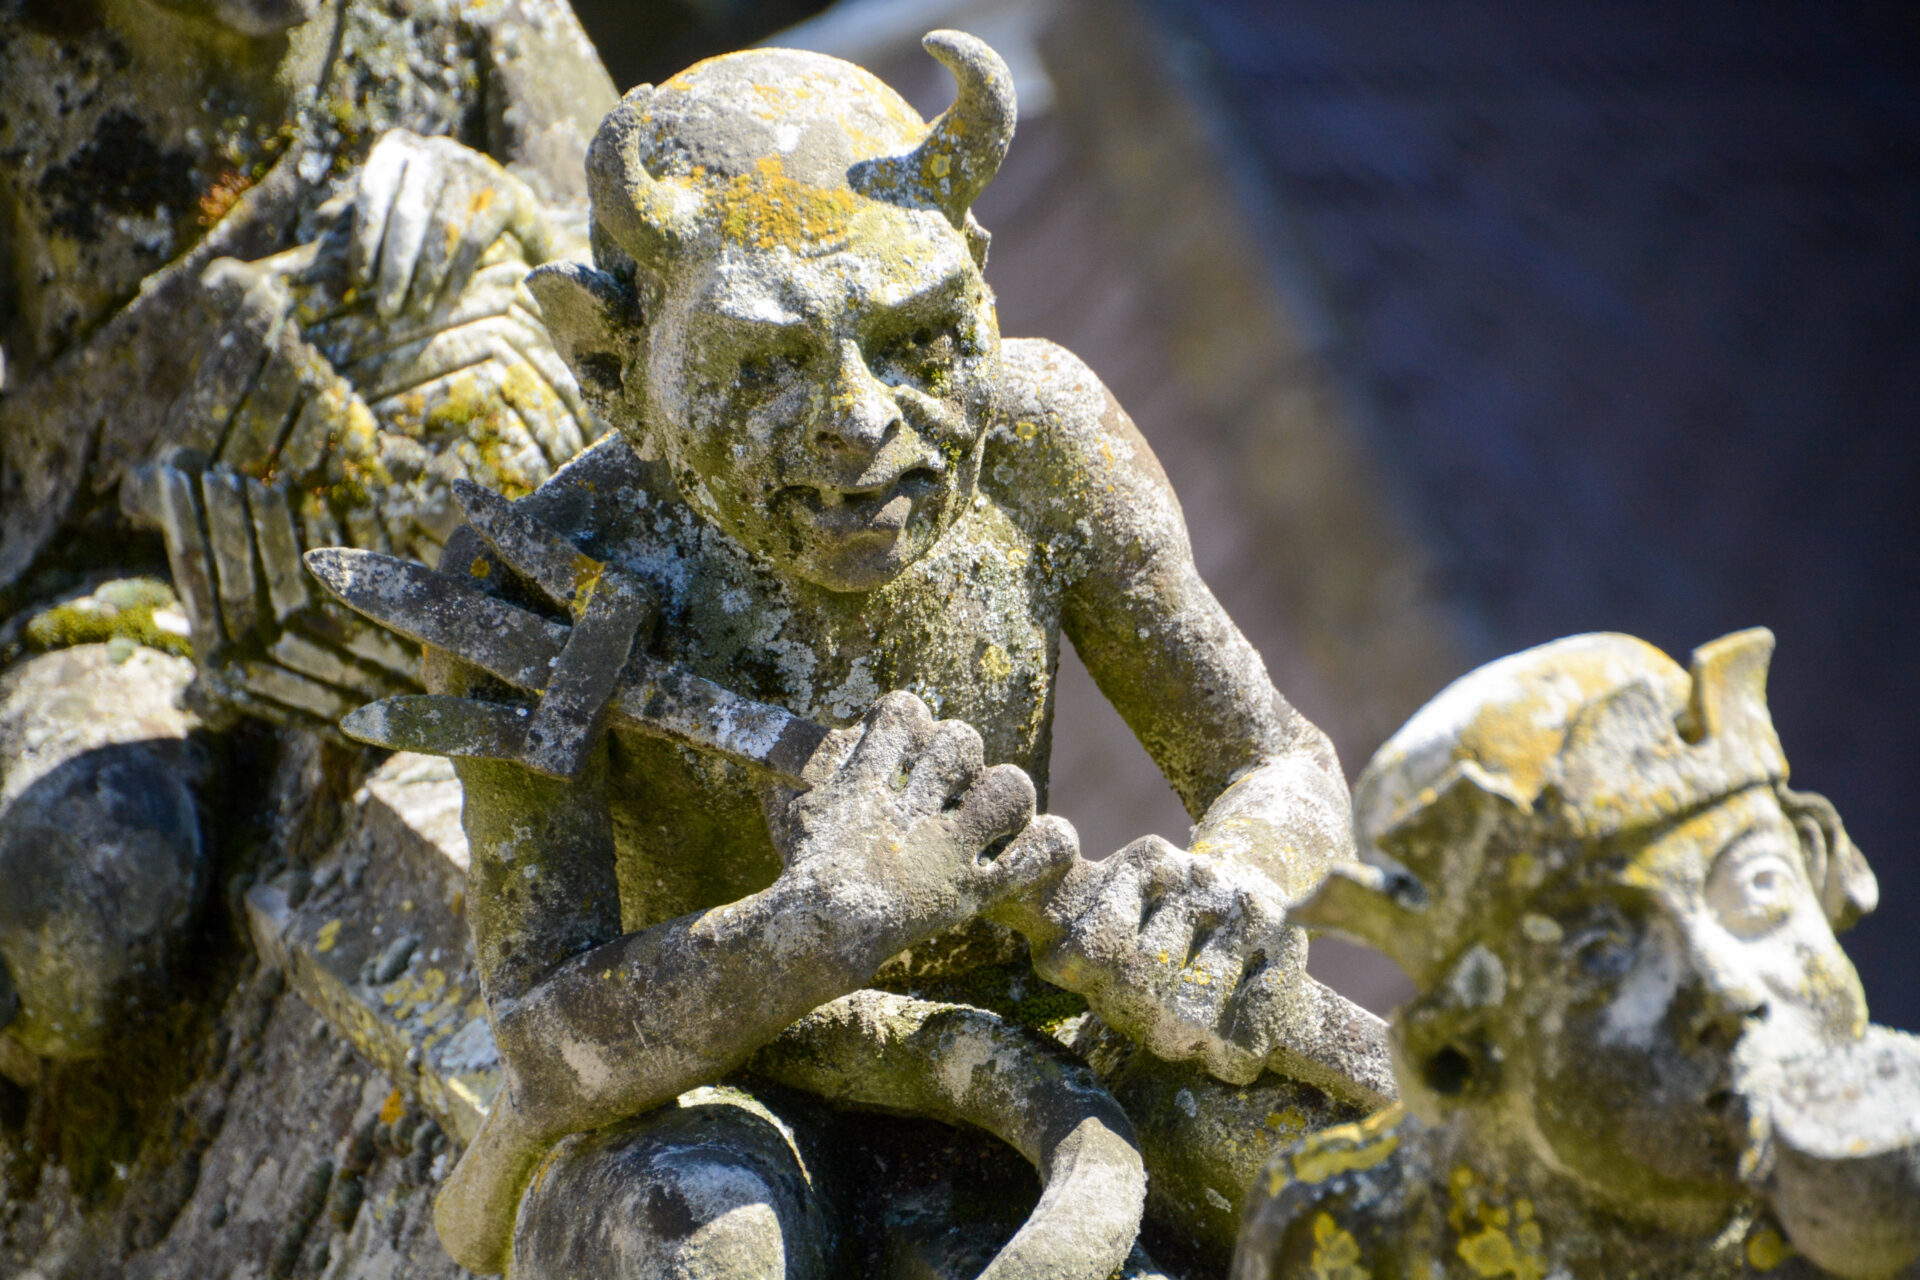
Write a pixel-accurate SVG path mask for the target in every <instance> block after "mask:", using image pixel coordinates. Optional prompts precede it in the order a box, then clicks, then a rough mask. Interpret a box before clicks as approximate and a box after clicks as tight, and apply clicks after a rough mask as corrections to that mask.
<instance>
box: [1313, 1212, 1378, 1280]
mask: <svg viewBox="0 0 1920 1280" xmlns="http://www.w3.org/2000/svg"><path fill="white" fill-rule="evenodd" d="M1309 1265H1310V1266H1311V1267H1312V1270H1311V1272H1310V1273H1309V1274H1311V1275H1312V1276H1313V1280H1369V1276H1368V1273H1367V1269H1366V1268H1365V1267H1363V1266H1361V1265H1360V1242H1359V1241H1358V1240H1355V1239H1354V1238H1353V1233H1352V1232H1350V1231H1348V1230H1347V1229H1346V1228H1345V1227H1343V1226H1341V1225H1340V1224H1339V1223H1337V1222H1335V1221H1334V1220H1333V1215H1331V1214H1327V1213H1319V1214H1315V1215H1314V1218H1313V1258H1312V1260H1311V1262H1310V1264H1309Z"/></svg>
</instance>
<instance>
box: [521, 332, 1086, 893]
mask: <svg viewBox="0 0 1920 1280" xmlns="http://www.w3.org/2000/svg"><path fill="white" fill-rule="evenodd" d="M1006 345H1007V356H1008V358H1007V360H1006V370H1007V379H1006V380H1007V385H1006V387H1005V394H1004V395H1003V397H1002V401H1001V413H1000V415H999V420H998V421H996V422H995V423H994V424H993V426H992V427H991V429H990V432H989V438H988V440H987V443H986V453H985V458H984V462H983V466H982V482H981V485H980V491H979V492H978V494H977V495H975V496H974V497H973V498H972V499H971V501H970V503H969V504H968V507H967V509H966V510H965V512H964V513H963V514H962V515H961V516H960V518H959V519H958V521H957V522H956V523H955V524H954V526H953V527H952V528H951V529H950V530H949V531H948V532H947V534H946V535H945V536H944V537H943V538H942V539H941V540H940V541H939V542H938V543H937V544H936V545H935V546H934V548H933V549H932V550H931V551H930V552H929V553H928V554H927V555H926V556H925V557H923V558H922V559H921V560H919V561H917V562H916V563H914V564H913V565H912V566H910V567H909V568H908V569H907V570H906V572H905V573H903V574H902V575H901V576H900V577H899V578H898V579H896V580H895V581H893V582H891V583H889V584H887V585H886V586H885V587H882V588H880V589H878V590H875V591H871V592H862V593H844V594H841V593H834V592H829V591H826V590H824V589H820V588H814V587H809V586H807V585H805V584H799V583H795V582H794V581H792V580H791V579H790V578H787V577H784V576H781V575H779V574H777V573H776V572H775V571H774V570H773V568H772V567H770V566H769V565H768V564H767V563H766V562H765V561H764V560H761V559H758V558H756V557H754V556H751V555H750V554H748V553H747V552H745V551H744V550H742V549H741V548H740V546H739V545H738V544H737V543H735V542H734V541H733V540H732V539H730V538H729V537H727V536H726V535H725V534H724V533H722V532H720V531H719V530H718V529H717V528H715V527H714V526H713V525H712V524H710V523H708V522H707V521H705V520H704V519H703V518H702V517H701V516H700V515H699V514H697V513H696V512H695V511H693V510H692V509H691V508H690V507H689V506H688V505H687V504H686V503H685V502H684V501H682V500H681V498H680V497H679V495H678V493H677V492H676V491H675V489H674V487H673V484H672V481H671V479H670V477H669V475H668V473H667V470H666V468H665V467H663V466H661V465H659V464H658V463H655V462H651V461H649V460H646V459H643V458H640V457H638V456H636V455H635V453H634V452H633V450H632V448H631V447H630V446H629V445H628V444H627V443H626V442H625V441H624V440H621V439H619V438H616V437H613V436H609V438H608V439H606V440H604V441H602V442H601V443H600V444H599V445H597V446H595V447H594V448H592V449H590V450H588V451H587V453H585V454H583V455H582V456H581V457H580V458H579V459H578V460H577V461H576V462H575V463H574V464H572V465H571V466H568V467H567V468H565V469H564V470H562V471H561V472H560V473H559V474H557V475H556V476H555V477H554V479H553V480H552V481H550V482H549V483H548V484H547V485H546V486H544V487H543V488H542V489H541V490H540V491H539V492H538V493H537V494H536V495H534V496H533V497H532V498H530V499H529V500H528V504H529V507H530V509H531V510H533V511H534V512H535V514H537V515H539V516H540V517H541V518H542V519H544V520H546V521H548V522H549V523H550V524H552V525H554V526H555V527H557V528H560V529H562V530H564V531H565V532H567V533H568V534H569V535H571V536H573V537H574V538H575V539H576V541H577V542H578V543H579V544H580V546H581V547H582V548H583V549H585V550H586V551H587V552H588V553H589V554H591V555H594V556H596V557H599V558H602V559H605V560H607V561H609V562H611V563H613V564H616V565H619V566H621V567H623V568H625V569H626V570H627V571H628V572H630V573H632V574H634V575H635V576H636V577H637V578H639V579H640V580H641V581H643V582H645V583H646V584H647V585H648V586H649V587H651V588H652V590H653V591H654V592H655V593H656V594H657V597H658V599H659V601H660V606H661V609H660V621H659V625H658V628H657V630H656V631H655V632H654V633H653V636H652V638H651V641H650V647H649V650H648V651H649V653H650V654H651V655H652V656H654V657H656V658H659V659H661V660H664V661H668V662H674V663H680V664H684V665H685V666H687V667H689V668H691V669H692V670H693V671H694V672H696V673H697V674H699V675H702V676H705V677H707V678H708V679H711V680H714V681H716V682H718V683H719V684H721V685H723V686H725V687H727V688H730V689H732V690H734V691H736V692H738V693H740V694H742V695H744V696H746V697H750V698H754V699H757V700H760V701H764V702H770V703H774V704H777V705H779V706H782V707H786V708H787V709H789V710H791V711H793V712H795V713H797V714H799V715H803V716H806V717H809V718H811V719H814V720H817V721H819V722H820V723H822V724H827V725H833V726H839V725H846V724H850V723H852V722H853V721H855V720H857V719H858V718H859V717H860V715H861V714H862V713H863V712H864V711H865V710H866V709H867V707H868V706H870V705H871V704H872V703H873V701H874V700H875V699H877V698H878V697H879V696H880V695H881V694H883V693H886V692H888V691H890V690H894V689H905V690H909V691H911V692H913V693H915V694H917V695H919V696H920V697H921V698H923V699H925V701H926V703H927V705H928V706H929V707H930V708H932V710H933V712H934V713H935V714H936V715H937V716H941V717H944V718H952V719H959V720H964V721H966V722H967V723H968V724H971V725H972V726H973V727H974V728H975V729H977V730H978V731H979V733H980V736H981V738H982V740H983V741H984V744H985V747H986V758H987V760H988V762H990V763H999V762H1008V763H1012V764H1017V765H1019V766H1020V767H1022V768H1023V769H1026V770H1027V771H1028V773H1030V774H1031V775H1032V776H1033V779H1034V782H1035V784H1036V786H1037V787H1038V788H1039V789H1040V793H1041V795H1042V797H1043V798H1044V796H1045V788H1046V776H1047V755H1048V750H1049V742H1050V731H1051V725H1052V715H1053V683H1054V675H1055V671H1056V669H1057V667H1058V665H1059V653H1060V634H1061V625H1062V616H1063V611H1064V609H1065V607H1066V600H1067V597H1068V595H1069V594H1070V592H1071V590H1072V588H1073V585H1074V583H1075V581H1076V580H1077V578H1078V576H1079V575H1080V574H1081V573H1082V572H1084V569H1085V560H1086V553H1085V543H1086V541H1087V538H1086V533H1085V525H1086V522H1085V521H1084V520H1083V519H1076V517H1075V515H1074V494H1075V493H1076V491H1077V490H1078V488H1079V482H1080V481H1081V480H1083V479H1085V477H1079V476H1071V475H1069V476H1060V475H1059V474H1058V470H1059V457H1060V455H1061V452H1062V449H1061V448H1060V447H1058V446H1060V444H1061V437H1063V436H1076V435H1079V434H1081V432H1082V431H1083V430H1085V429H1097V428H1096V427H1094V424H1092V423H1090V422H1089V421H1088V417H1089V415H1088V413H1087V412H1086V409H1087V408H1088V405H1089V404H1090V403H1091V402H1090V401H1089V399H1088V397H1086V396H1085V395H1084V394H1082V395H1078V396H1075V395H1071V394H1069V395H1066V396H1061V395H1056V394H1053V392H1054V390H1055V389H1054V388H1051V387H1050V386H1049V384H1048V372H1049V363H1048V360H1047V357H1048V356H1049V355H1051V354H1052V353H1054V352H1056V351H1057V349H1056V348H1052V347H1051V346H1050V344H1046V343H1039V342H1031V343H1029V342H1009V343H1008V344H1006ZM1072 367H1073V369H1075V370H1076V371H1082V372H1083V367H1081V366H1079V365H1078V363H1077V362H1074V363H1073V365H1072ZM1043 436H1044V437H1048V438H1047V439H1043V438H1042V437H1043ZM1049 445H1052V446H1055V447H1051V448H1049V447H1048V446H1049ZM1065 452H1066V453H1067V455H1068V456H1073V455H1075V454H1077V453H1080V452H1083V451H1082V450H1078V449H1075V448H1073V447H1072V445H1071V442H1069V443H1068V445H1067V446H1066V449H1065ZM1086 452H1091V453H1092V454H1093V456H1094V457H1095V458H1096V459H1097V458H1099V457H1100V456H1101V455H1100V453H1099V451H1098V450H1097V448H1096V449H1092V450H1088V451H1086ZM1040 453H1045V454H1047V455H1048V457H1049V462H1048V464H1047V466H1046V467H1045V468H1041V469H1044V470H1048V471H1050V472H1052V473H1053V474H1052V475H1051V476H1050V477H1049V482H1048V483H1046V484H1040V483H1037V482H1036V481H1037V479H1038V478H1037V477H1036V475H1035V474H1034V472H1035V470H1036V467H1035V465H1034V464H1033V463H1032V462H1031V461H1030V455H1035V454H1040ZM1076 523H1077V524H1078V525H1079V526H1080V528H1079V529H1078V530H1076V528H1075V525H1076ZM612 750H613V786H612V804H613V808H614V822H615V828H616V832H617V840H618V845H619V857H620V880H621V896H622V903H623V915H624V916H625V918H626V919H625V924H626V927H627V928H629V929H631V928H636V927H640V926H642V925H644V924H647V923H652V922H655V921H658V920H661V919H666V918H671V917H672V916H674V915H678V914H681V913H683V912H686V911H690V910H696V909H701V908H706V907H712V906H716V905H719V904H721V903H725V902H730V901H734V900H737V899H738V898H740V897H743V896H745V895H746V894H748V893H752V892H754V891H756V890H758V889H761V888H764V887H765V886H766V885H767V884H769V883H771V882H772V880H773V879H774V877H775V876H777V875H778V873H779V870H780V866H779V861H778V857H777V855H776V854H775V852H774V849H773V846H772V844H771V841H770V839H769V837H768V834H767V828H766V822H765V818H764V817H763V814H762V811H761V802H760V795H759V791H758V790H757V784H756V783H755V781H754V779H753V778H752V777H751V776H750V775H749V774H748V773H747V772H746V771H745V770H743V769H741V768H740V767H738V766H736V765H733V764H731V763H729V762H727V761H724V760H721V759H719V758H717V757H712V756H705V755H701V754H699V753H697V752H694V751H692V750H691V749H688V748H682V747H678V746H674V745H671V744H668V743H666V742H664V741H661V740H659V739H654V738H649V737H646V736H644V735H641V734H635V733H626V732H616V733H615V735H614V740H613V745H612Z"/></svg>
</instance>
